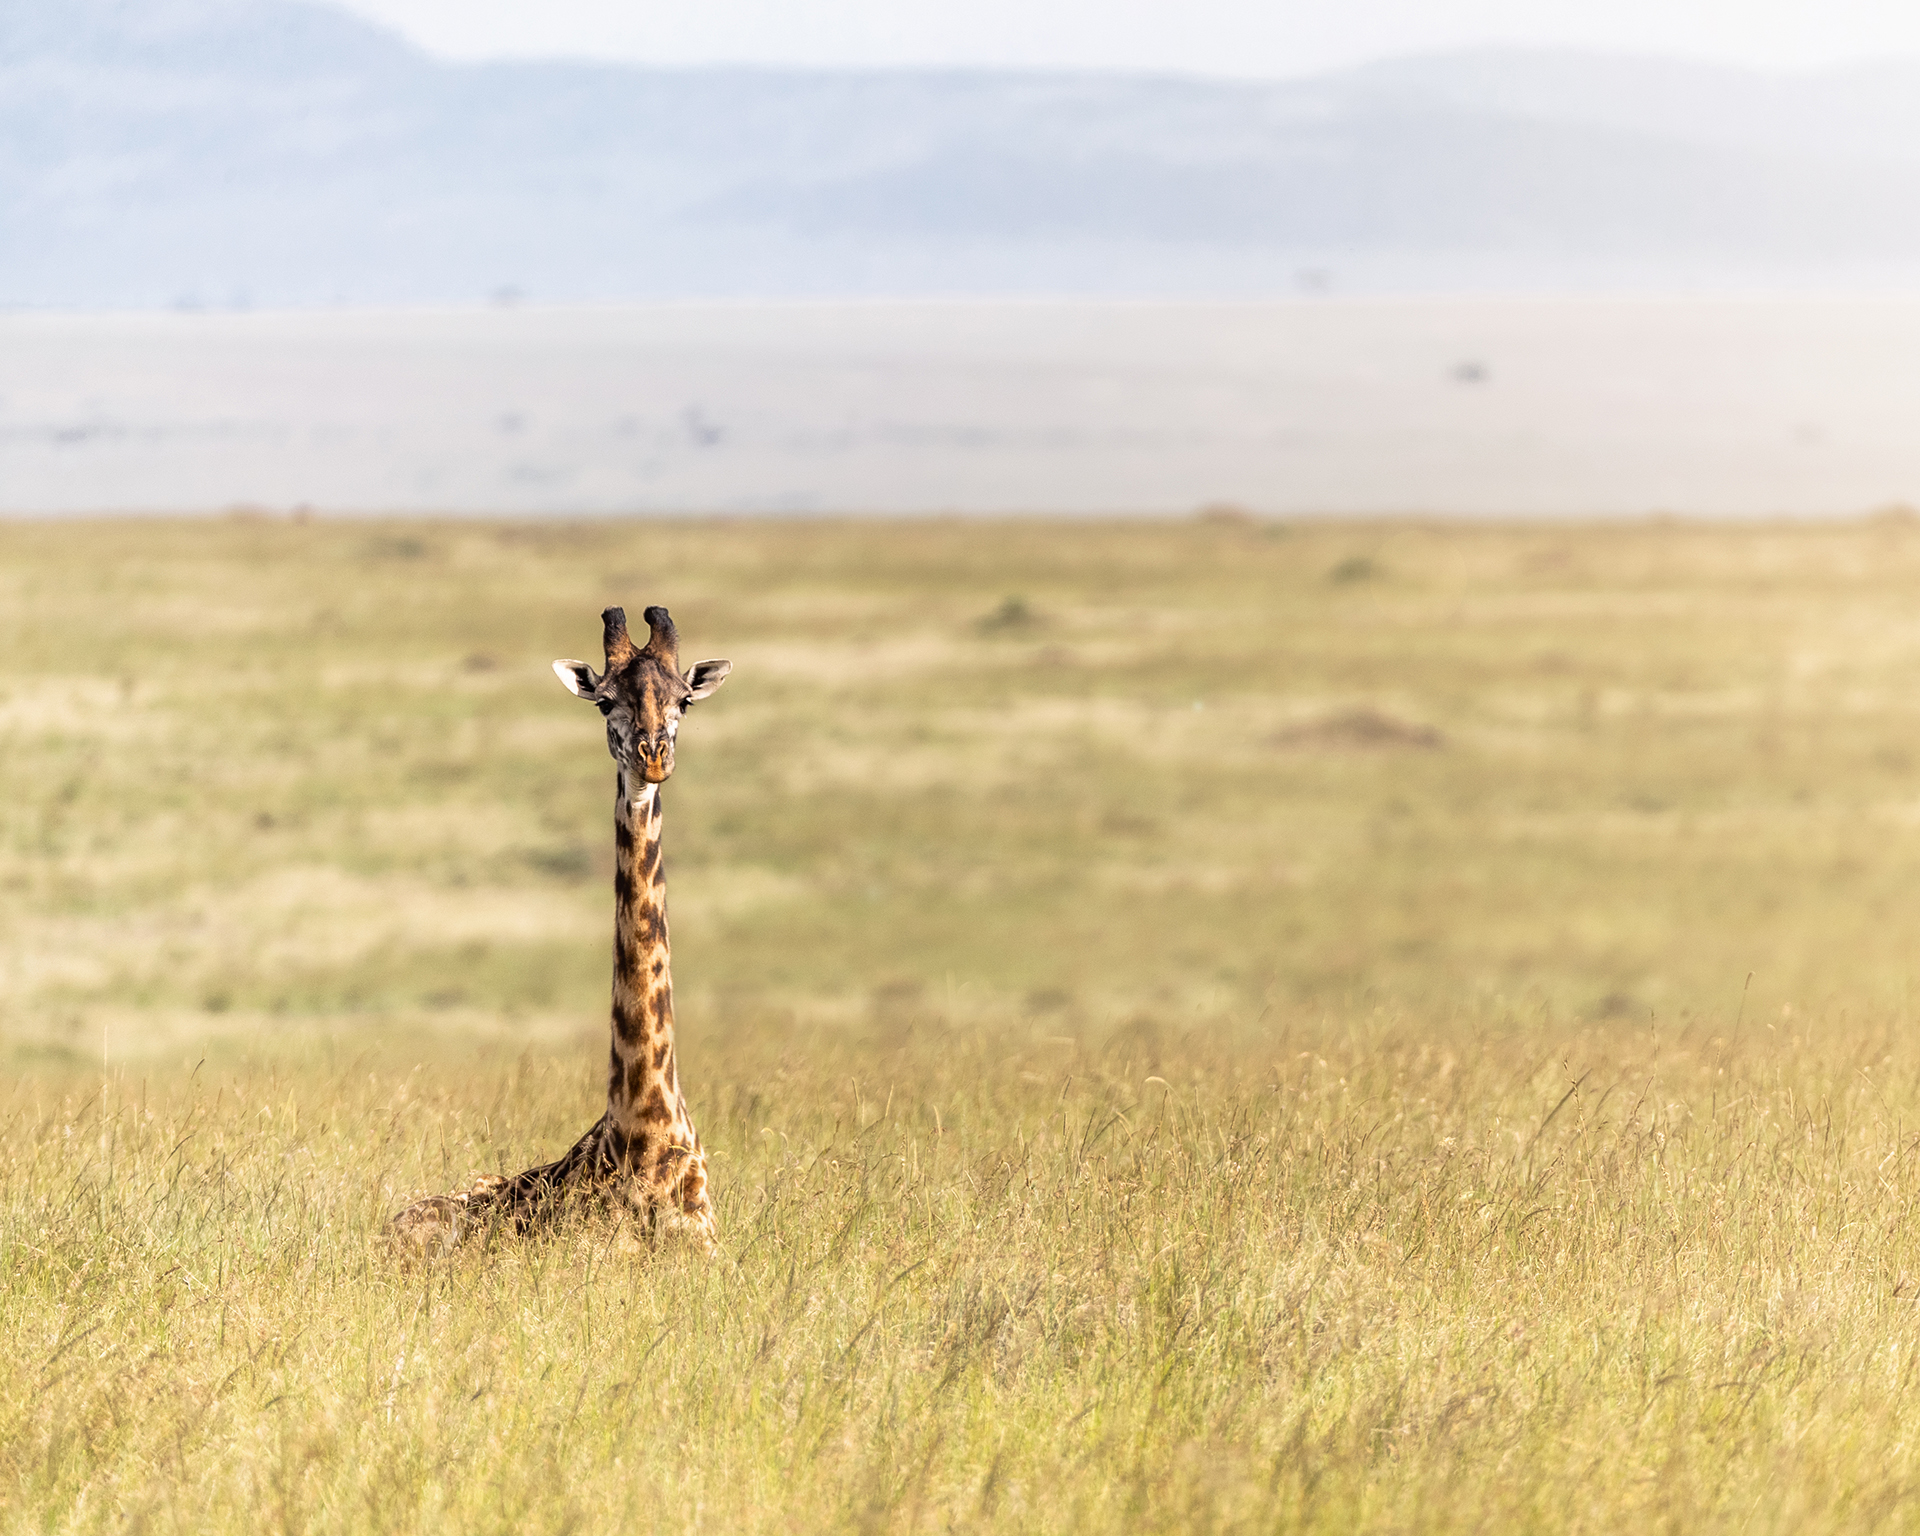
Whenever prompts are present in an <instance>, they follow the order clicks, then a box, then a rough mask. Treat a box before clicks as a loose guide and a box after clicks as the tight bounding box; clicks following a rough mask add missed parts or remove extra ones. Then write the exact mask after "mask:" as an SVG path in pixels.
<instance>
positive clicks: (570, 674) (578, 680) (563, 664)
mask: <svg viewBox="0 0 1920 1536" xmlns="http://www.w3.org/2000/svg"><path fill="white" fill-rule="evenodd" d="M553 675H554V676H555V677H557V678H559V679H560V686H561V687H562V688H564V689H566V690H567V692H568V693H570V694H572V695H573V696H574V697H575V698H576V699H591V698H592V697H593V692H594V689H596V688H598V687H599V686H600V679H599V678H597V677H595V676H594V675H593V668H592V667H590V666H588V665H587V664H586V663H585V662H584V661H556V662H555V663H554V664H553Z"/></svg>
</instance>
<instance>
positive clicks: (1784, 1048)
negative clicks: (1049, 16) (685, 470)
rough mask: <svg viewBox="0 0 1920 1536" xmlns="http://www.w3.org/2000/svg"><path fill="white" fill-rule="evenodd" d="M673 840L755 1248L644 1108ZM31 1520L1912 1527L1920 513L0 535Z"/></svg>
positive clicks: (695, 1062) (1919, 1132)
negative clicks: (426, 1217) (690, 1183)
mask: <svg viewBox="0 0 1920 1536" xmlns="http://www.w3.org/2000/svg"><path fill="white" fill-rule="evenodd" d="M613 602H619V603H624V604H625V605H626V606H627V607H628V608H629V610H630V611H633V612H636V613H637V612H638V610H639V609H640V608H642V607H644V606H646V605H647V604H649V603H665V604H667V605H668V606H669V607H670V608H671V609H672V610H673V613H674V616H675V618H676V619H677V621H678V623H679V626H680V631H681V635H682V640H683V659H684V660H686V661H688V662H691V661H692V660H695V659H698V658H701V657H706V656H726V657H729V658H731V659H732V660H733V662H734V663H735V668H736V670H735V672H734V674H733V676H732V678H731V679H730V680H729V682H728V684H727V686H726V687H725V688H724V689H723V690H722V691H721V692H720V693H718V694H716V695H715V696H714V698H713V699H711V700H710V701H708V702H706V703H703V704H701V705H700V706H699V707H698V708H697V709H696V710H695V711H694V712H693V713H692V714H691V715H690V717H689V719H688V723H687V725H686V728H685V729H684V730H683V732H682V734H681V738H680V749H679V766H678V769H677V771H676V774H675V777H674V779H673V781H672V782H671V783H670V784H669V785H668V787H667V790H666V809H665V816H666V847H667V860H668V871H669V882H670V886H669V889H670V898H669V899H670V903H671V908H672V914H673V924H674V927H673V937H674V969H675V978H676V991H677V997H678V1001H679V1011H680V1022H681V1046H680V1062H681V1071H682V1075H683V1080H684V1082H685V1085H686V1089H687V1093H688V1097H689V1100H690V1103H691V1107H692V1109H693V1112H694V1115H695V1117H696V1120H697V1121H698V1123H699V1125H700V1127H701V1130H702V1133H703V1135H704V1137H705V1140H706V1143H707V1147H708V1150H709V1156H710V1159H711V1166H712V1170H713V1181H714V1186H715V1191H716V1197H717V1206H718V1216H719V1223H720V1230H721V1235H722V1240H723V1252H722V1253H721V1255H720V1256H719V1257H718V1258H715V1259H708V1258H705V1257H703V1256H701V1255H700V1254H698V1253H695V1252H692V1251H690V1250H688V1249H685V1248H683V1247H679V1246H676V1245H674V1244H673V1243H672V1242H664V1243H661V1244H658V1245H656V1244H654V1243H653V1242H651V1241H649V1240H647V1239H645V1238H643V1237H641V1236H639V1235H637V1234H635V1233H633V1232H631V1231H629V1230H626V1229H624V1228H622V1227H619V1226H618V1225H616V1224H613V1223H610V1222H609V1221H607V1220H605V1219H601V1218H597V1217H594V1216H592V1215H590V1214H589V1215H584V1216H581V1217H578V1218H576V1219H572V1220H570V1221H568V1222H565V1223H563V1224H561V1225H560V1226H558V1227H556V1228H555V1229H553V1230H550V1231H548V1232H545V1233H543V1234H540V1235H537V1236H534V1237H528V1238H520V1237H514V1236H512V1235H509V1234H504V1233H495V1234H492V1235H491V1236H490V1237H488V1238H484V1239H482V1240H478V1241H475V1242H473V1243H471V1244H469V1245H468V1246H466V1247H464V1248H462V1249H460V1250H458V1251H456V1252H455V1253H453V1254H452V1255H451V1256H450V1257H447V1258H445V1259H442V1260H439V1261H434V1262H424V1261H421V1260H419V1259H417V1258H409V1257H408V1256H406V1255H404V1254H400V1253H397V1252H395V1251H394V1250H393V1249H392V1248H391V1247H390V1246H389V1245H388V1243H387V1242H386V1240H385V1237H384V1223H385V1221H386V1218H387V1217H388V1215H389V1214H390V1213H391V1212H392V1211H393V1210H394V1209H395V1208H397V1207H398V1206H399V1205H401V1204H403V1203H404V1202H405V1201H406V1200H408V1199H409V1198H411V1197H413V1196H414V1195H417V1194H419V1193H423V1192H427V1191H431V1190H436V1189H446V1188H450V1187H453V1186H454V1185H455V1184H457V1183H460V1182H463V1181H465V1180H466V1179H468V1178H469V1177H471V1176H472V1175H474V1174H477V1173H483V1172H510V1171H514V1170H517V1169H519V1168H522V1167H525V1166H528V1165H529V1164H531V1163H535V1162H538V1161H542V1160H544V1159H547V1158H551V1157H554V1156H556V1155H558V1153H559V1152H560V1151H562V1150H563V1149H564V1148H565V1147H566V1146H567V1145H568V1144H569V1142H570V1141H571V1140H572V1139H573V1137H574V1136H575V1135H577V1134H578V1133H579V1132H580V1131H581V1130H583V1129H584V1128H585V1127H586V1126H587V1125H588V1124H589V1123H590V1122H591V1121H592V1120H593V1119H594V1118H595V1117H596V1115H597V1114H598V1113H599V1110H600V1108H601V1106H602V1103H603V1102H604V1076H603V1074H604V1057H605V1048H606V1033H605V1032H606V1022H605V1006H606V994H607V985H608V968H609V951H610V943H611V914H612V900H611V892H610V884H611V878H612V865H613V849H612V827H611V821H612V816H611V811H612V803H611V802H612V788H613V774H612V765H611V763H610V762H609V760H608V758H607V755H606V749H605V745H604V735H603V732H602V729H601V726H600V722H599V720H598V718H597V716H595V715H594V713H593V711H592V710H591V709H589V708H587V707H586V706H584V705H582V704H580V703H579V702H578V701H577V700H574V699H572V698H570V697H568V696H567V695H566V694H565V693H564V692H563V691H562V690H561V689H560V687H559V686H558V684H557V683H556V682H555V681H554V679H553V677H552V675H551V673H550V672H549V671H548V665H547V664H548V662H549V661H550V660H551V659H552V658H554V657H559V656H584V657H590V658H591V657H595V655H596V646H597V641H598V636H599V626H598V620H597V614H598V612H599V610H600V608H601V607H602V606H604V605H605V604H608V603H613ZM0 619H3V622H0V1064H3V1065H4V1073H5V1076H4V1082H0V1339H4V1341H5V1347H6V1350H7V1353H8V1355H9V1357H10V1359H9V1361H8V1364H7V1367H6V1369H4V1370H0V1528H4V1529H6V1530H19V1531H27V1530H32V1531H44V1532H67V1531H96V1530H98V1531H104V1530H116V1531H118V1530H145V1531H181V1532H184V1531H194V1532H206V1531H226V1530H240V1529H245V1530H248V1531H271V1532H282V1531H285V1532H292V1531H311V1532H332V1531H443V1530H445V1531H451V1530H461V1531H516V1532H523V1531H525V1532H547V1531H551V1532H561V1531H580V1532H589V1531H611V1530H615V1529H623V1530H648V1531H660V1532H678V1531H688V1532H691V1531H696V1530H707V1531H743V1532H757V1531H767V1532H773V1531H779V1532H806V1531H816V1530H817V1531H827V1530H832V1531H839V1530H871V1531H889V1532H890V1531H902V1532H904V1531H918V1530H926V1531H933V1530H979V1531H989V1530H1007V1531H1022V1532H1025V1531H1035V1530H1075V1531H1082V1530H1085V1531H1099V1530H1113V1531H1122V1530H1124V1531H1142V1530H1167V1531H1316V1530H1325V1531H1348V1530H1356V1529H1357V1530H1369V1531H1413V1530H1419V1531H1449V1530H1460V1531H1466V1530H1475V1531H1484V1530H1556V1531H1618V1530H1631V1529H1669V1530H1684V1531H1717V1530H1741V1531H1787V1530H1793V1531H1807V1530H1866V1529H1897V1528H1909V1527H1920V1226H1916V1222H1915V1214H1916V1210H1915V1208H1916V1199H1917V1197H1920V1029H1916V1005H1917V1004H1920V999H1917V998H1916V996H1915V993H1914V973H1915V955H1916V949H1915V942H1914V940H1915V930H1916V923H1917V919H1920V895H1916V891H1917V890H1920V879H1916V876H1917V875H1920V522H1916V521H1914V520H1913V519H1911V518H1904V517H1900V516H1888V517H1883V518H1878V519H1871V520H1862V521H1856V522H1851V523H1828V524H1821V525H1794V524H1773V525H1758V524H1754V525H1743V526H1731V525H1716V526H1706V525H1689V524H1683V523H1667V524H1661V523H1638V524H1631V525H1614V526H1606V527H1602V526H1570V525H1555V526H1542V525H1532V526H1490V525H1476V526H1452V527H1446V526H1432V525H1419V524H1411V523H1409V524H1388V523H1371V524H1354V523H1344V524H1336V523H1313V522H1299V523H1289V524H1273V523H1264V522H1260V521H1257V520H1252V519H1247V518H1241V517H1237V516H1232V515H1226V514H1221V515H1217V516H1214V517H1210V518H1196V519H1191V520H1184V521H1178V522H1173V521H1168V522H1126V523H1118V522H1097V521H1083V522H1072V523H1061V522H1047V521H1017V522H1014V521H1009V522H1004V523H995V522H980V521H918V522H889V521H861V522H804V523H803V522H778V521H766V522H754V521H727V520H713V521H670V520H669V521H624V522H622V521H603V522H584V523H566V524H561V523H550V522H549V523H537V524H535V523H529V524H508V523H501V522H484V523H481V522H459V521H451V520H441V521H414V522H381V521H366V520H361V521H349V520H344V519H342V520H331V519H326V518H319V519H314V520H310V521H305V522H296V521H290V520H262V519H254V520H247V519H206V520H198V521H146V520H142V521H127V522H114V521H62V522H13V523H8V524H5V525H4V526H0Z"/></svg>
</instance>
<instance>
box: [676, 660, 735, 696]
mask: <svg viewBox="0 0 1920 1536" xmlns="http://www.w3.org/2000/svg"><path fill="white" fill-rule="evenodd" d="M732 670H733V663H732V662H730V661H696V662H695V663H694V664H693V670H692V671H691V672H689V673H688V674H687V686H688V687H689V688H691V689H692V690H693V692H691V693H689V694H688V695H687V702H688V703H689V704H691V703H692V702H693V701H694V700H695V699H704V698H705V697H706V696H707V695H708V694H710V693H712V692H713V690H714V689H716V688H718V687H719V686H720V685H721V684H722V683H724V682H725V681H726V680H727V674H728V673H729V672H731V671H732Z"/></svg>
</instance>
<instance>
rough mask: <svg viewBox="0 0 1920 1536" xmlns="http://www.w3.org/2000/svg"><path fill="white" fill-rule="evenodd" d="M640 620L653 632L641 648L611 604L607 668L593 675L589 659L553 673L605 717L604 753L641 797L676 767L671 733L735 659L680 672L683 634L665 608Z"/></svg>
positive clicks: (561, 664)
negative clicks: (606, 752)
mask: <svg viewBox="0 0 1920 1536" xmlns="http://www.w3.org/2000/svg"><path fill="white" fill-rule="evenodd" d="M643 617H644V618H645V619H646V621H647V628H648V631H649V633H648V635H647V643H646V644H645V645H641V646H636V645H635V644H634V643H633V637H632V636H631V635H629V634H628V633H627V612H626V610H625V609H624V608H609V609H607V611H606V612H605V613H603V614H601V615H600V619H601V622H602V623H603V624H605V625H606V651H607V670H606V671H605V672H604V673H602V674H601V675H600V676H598V677H595V676H594V673H593V668H591V667H590V666H588V665H587V664H586V663H585V662H584V661H556V662H555V663H554V664H553V670H554V673H555V675H556V676H558V677H559V679H560V681H561V683H563V684H564V685H565V687H566V690H567V692H568V693H571V694H573V695H574V696H575V697H577V698H582V699H585V700H586V701H587V702H588V703H589V704H592V705H594V706H596V707H597V708H598V709H599V711H600V713H601V714H602V715H604V716H606V720H607V750H608V751H609V752H611V753H612V754H613V760H614V762H615V763H617V764H619V767H620V784H621V788H622V790H623V792H624V793H625V794H626V795H627V798H628V799H630V800H636V801H637V800H638V799H639V798H640V797H641V796H642V795H644V794H645V793H646V789H647V786H648V785H649V784H663V783H665V782H666V779H667V775H668V774H670V773H672V772H673V738H674V737H675V735H677V734H678V732H679V730H680V718H681V716H682V715H684V714H685V713H686V712H687V709H688V707H689V706H690V705H691V704H692V703H693V702H694V700H696V699H704V698H705V697H706V696H707V695H708V694H710V693H712V692H713V690H714V689H716V688H718V687H719V686H720V685H721V683H723V682H725V681H726V677H727V674H728V673H729V672H731V671H732V670H733V663H732V662H730V661H701V662H695V663H694V665H693V669H692V670H691V671H689V672H687V673H685V674H682V672H681V671H680V637H679V635H678V634H676V633H675V631H674V627H673V619H672V618H671V617H670V616H669V615H668V613H667V610H666V609H664V608H649V609H648V610H647V611H646V613H645V614H644V615H643Z"/></svg>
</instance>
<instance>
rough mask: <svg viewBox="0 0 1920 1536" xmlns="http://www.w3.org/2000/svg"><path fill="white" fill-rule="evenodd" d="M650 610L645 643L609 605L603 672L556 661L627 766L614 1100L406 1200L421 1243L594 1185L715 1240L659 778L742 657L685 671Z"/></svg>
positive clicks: (530, 1220) (526, 1219) (407, 1222)
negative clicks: (493, 1164)
mask: <svg viewBox="0 0 1920 1536" xmlns="http://www.w3.org/2000/svg"><path fill="white" fill-rule="evenodd" d="M644 617H645V619H646V621H647V628H648V636H647V643H646V644H645V645H644V646H635V645H634V643H633V639H632V637H631V636H630V635H629V634H628V633H627V615H626V611H625V610H624V609H621V608H609V609H607V610H606V611H605V612H604V613H602V614H601V615H600V619H601V623H602V624H603V626H604V627H605V637H604V645H605V650H606V658H607V669H606V671H605V672H604V673H602V674H601V675H600V676H598V677H596V676H594V673H593V669H592V668H591V667H589V666H588V665H587V664H586V663H585V662H582V661H571V660H568V661H556V662H555V663H554V664H553V670H554V672H555V674H556V675H557V676H558V677H559V679H560V681H561V683H562V684H563V685H564V686H565V687H566V690H567V691H568V692H569V693H571V694H573V695H574V696H575V697H576V698H581V699H585V700H586V701H587V702H588V703H590V704H592V705H594V706H595V707H596V708H598V709H599V711H600V713H601V714H602V715H604V716H605V717H606V722H607V750H608V751H609V752H611V753H612V754H613V760H614V763H615V765H616V767H617V769H618V773H617V779H618V786H619V787H618V793H617V796H616V798H615V801H614V815H613V843H614V853H615V860H614V878H613V889H614V921H613V1018H612V1024H613V1048H612V1054H611V1059H610V1060H609V1063H608V1069H607V1112H606V1113H605V1114H604V1115H602V1116H601V1117H600V1119H599V1120H598V1121H596V1122H595V1123H594V1125H593V1127H592V1129H590V1130H589V1131H588V1132H587V1133H586V1134H585V1135H584V1136H582V1137H581V1138H580V1139H579V1140H578V1141H576V1142H575V1143H574V1144H573V1146H572V1147H571V1148H570V1149H568V1151H567V1152H566V1153H565V1154H564V1155H563V1156H561V1157H560V1158H559V1159H557V1160H556V1161H554V1162H551V1163H544V1164H542V1165H540V1166H539V1167H537V1168H529V1169H527V1170H526V1171H525V1172H524V1173H520V1174H516V1175H515V1176H513V1177H512V1178H503V1177H501V1176H500V1175H498V1174H490V1175H487V1176H486V1177H484V1178H481V1179H479V1180H477V1181H476V1182H475V1183H473V1184H472V1185H470V1186H468V1187H467V1188H466V1189H464V1190H460V1191H457V1192H456V1193H454V1194H450V1195H431V1196H429V1197H428V1198H426V1199H424V1200H418V1201H415V1202H414V1203H413V1204H412V1205H409V1206H408V1207H407V1208H406V1209H405V1210H403V1211H401V1212H399V1213H398V1214H397V1215H396V1216H395V1217H394V1218H393V1222H392V1227H393V1231H394V1233H395V1234H396V1236H398V1237H401V1238H403V1239H405V1240H407V1241H409V1242H410V1243H412V1244H413V1245H415V1246H416V1247H418V1248H420V1249H422V1250H426V1249H434V1248H439V1249H446V1248H451V1247H453V1246H454V1245H455V1244H457V1243H458V1242H459V1241H460V1240H461V1239H462V1238H463V1237H464V1236H465V1235H466V1234H467V1233H468V1232H470V1231H472V1230H473V1229H474V1228H475V1227H476V1226H480V1225H484V1224H486V1223H488V1222H492V1221H500V1222H504V1223H506V1224H508V1225H510V1226H511V1227H513V1228H514V1229H515V1230H517V1231H523V1232H524V1231H526V1230H528V1229H529V1228H531V1227H533V1226H535V1225H536V1224H538V1223H539V1222H541V1221H543V1220H545V1219H547V1218H548V1217H550V1216H552V1215H553V1214H554V1213H555V1212H557V1211H558V1210H559V1209H560V1207H561V1206H562V1205H563V1204H564V1203H565V1202H566V1200H567V1199H568V1198H569V1197H570V1196H572V1195H574V1194H577V1193H581V1192H589V1193H597V1194H601V1195H604V1196H607V1197H610V1198H611V1199H612V1200H613V1201H615V1202H616V1203H617V1204H619V1205H620V1206H623V1207H624V1208H625V1209H627V1210H628V1211H630V1212H631V1213H632V1214H634V1215H635V1216H637V1217H639V1218H640V1220H641V1221H642V1222H643V1224H644V1225H646V1226H647V1227H648V1228H649V1229H654V1230H659V1229H675V1230H680V1231H683V1232H685V1233H686V1234H687V1235H689V1236H691V1237H692V1238H693V1239H694V1240H695V1241H696V1242H697V1243H698V1244H699V1245H700V1246H701V1247H702V1248H703V1249H705V1250H706V1251H707V1252H709V1253H711V1252H713V1251H714V1248H715V1245H716V1235H715V1229H714V1219H713V1202H712V1200H711V1198H710V1197H709V1195H708V1192H707V1160H706V1154H705V1153H704V1152H703V1151H702V1150H701V1147H700V1135H699V1132H697V1131H696V1130H695V1129H694V1128H693V1117H692V1116H691V1115H690V1114H688V1112H687V1101H686V1098H685V1096H684V1095H683V1094H682V1093H681V1092H680V1071H679V1063H678V1062H677V1061H676V1059H675V1056H674V1038H673V975H672V970H671V961H672V956H671V952H670V947H669V945H668V941H667V882H666V873H665V871H664V870H663V869H662V867H661V863H660V786H661V785H662V784H663V783H665V782H666V779H667V776H668V775H669V774H671V773H672V772H673V743H674V738H675V736H676V735H677V734H678V733H679V730H680V721H681V719H682V718H683V717H684V715H685V714H686V711H687V709H688V708H689V707H690V706H691V705H692V704H693V703H694V702H695V701H696V700H698V699H704V698H706V697H707V696H708V695H710V694H711V693H712V692H713V691H714V690H715V689H716V688H718V687H719V686H720V684H721V683H722V682H724V681H725V680H726V677H727V674H728V673H729V672H731V671H732V670H733V663H732V662H730V661H702V662H698V663H696V664H695V665H694V667H693V668H692V670H690V671H688V672H687V673H685V674H684V675H682V673H681V671H680V642H679V636H678V634H677V633H676V632H675V630H674V626H673V619H672V617H671V616H670V615H669V614H668V613H667V610H666V609H664V608H659V607H654V608H649V609H647V610H646V613H645V615H644Z"/></svg>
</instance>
